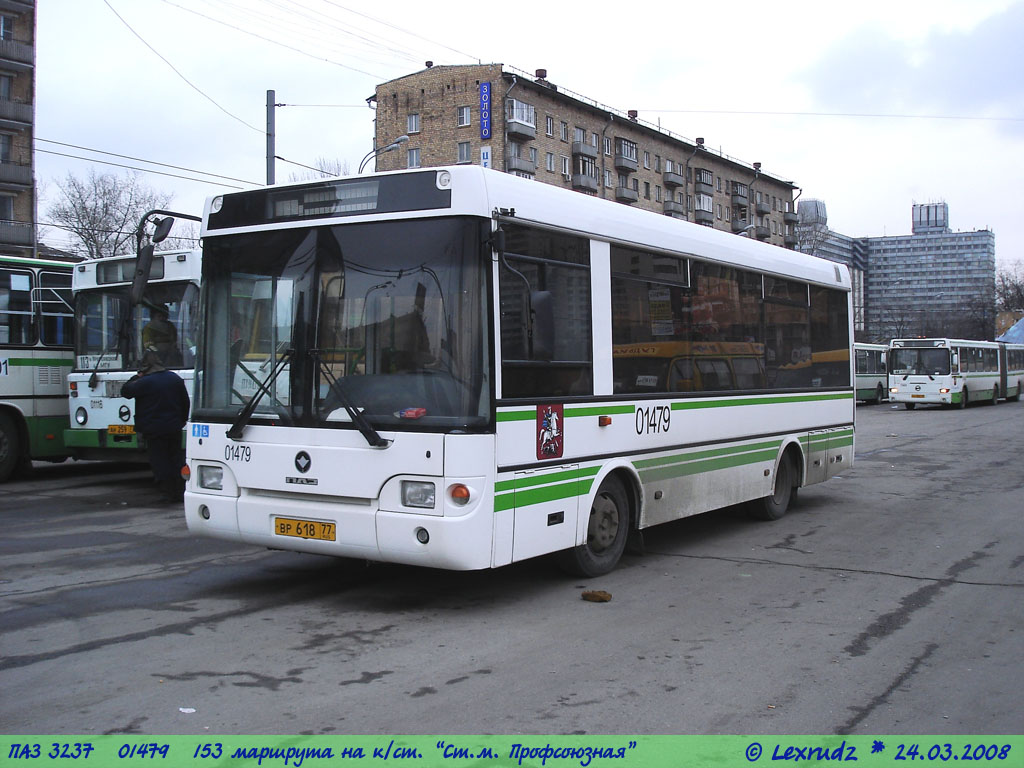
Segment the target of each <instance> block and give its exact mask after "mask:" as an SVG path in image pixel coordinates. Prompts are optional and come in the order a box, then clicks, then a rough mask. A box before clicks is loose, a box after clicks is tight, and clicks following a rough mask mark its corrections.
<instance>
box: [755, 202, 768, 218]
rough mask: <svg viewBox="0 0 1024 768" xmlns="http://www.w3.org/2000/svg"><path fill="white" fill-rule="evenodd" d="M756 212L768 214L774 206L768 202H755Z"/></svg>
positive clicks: (763, 214)
mask: <svg viewBox="0 0 1024 768" xmlns="http://www.w3.org/2000/svg"><path fill="white" fill-rule="evenodd" d="M754 212H755V213H756V214H757V215H758V216H767V215H768V214H769V213H771V212H772V207H771V206H770V205H768V203H754Z"/></svg>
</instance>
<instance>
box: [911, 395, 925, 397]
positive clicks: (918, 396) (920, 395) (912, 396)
mask: <svg viewBox="0 0 1024 768" xmlns="http://www.w3.org/2000/svg"><path fill="white" fill-rule="evenodd" d="M911 397H924V395H911Z"/></svg>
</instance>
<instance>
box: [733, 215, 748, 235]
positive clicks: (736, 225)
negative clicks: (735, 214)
mask: <svg viewBox="0 0 1024 768" xmlns="http://www.w3.org/2000/svg"><path fill="white" fill-rule="evenodd" d="M746 228H747V220H746V219H733V220H732V231H733V232H735V233H736V234H739V233H740V232H742V231H743V230H745V229H746Z"/></svg>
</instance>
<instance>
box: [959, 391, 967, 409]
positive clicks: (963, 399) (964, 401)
mask: <svg viewBox="0 0 1024 768" xmlns="http://www.w3.org/2000/svg"><path fill="white" fill-rule="evenodd" d="M960 407H961V408H966V407H967V387H964V390H963V392H961V393H960Z"/></svg>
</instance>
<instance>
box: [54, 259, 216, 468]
mask: <svg viewBox="0 0 1024 768" xmlns="http://www.w3.org/2000/svg"><path fill="white" fill-rule="evenodd" d="M201 257H202V253H201V252H200V251H162V252H161V251H158V252H157V253H156V254H155V255H154V257H153V261H152V269H151V271H150V276H149V282H148V283H147V285H146V289H145V294H144V296H143V300H142V302H141V303H139V304H138V305H136V306H134V307H132V306H131V302H130V301H129V294H130V290H131V287H132V281H133V280H134V278H135V273H136V264H137V257H136V256H117V257H111V258H103V259H92V260H90V261H86V262H82V263H80V264H77V265H76V266H75V271H74V280H73V282H72V287H73V290H74V297H75V365H74V370H73V371H72V372H71V374H70V375H69V376H68V385H67V386H68V390H69V393H70V398H69V399H68V405H66V406H65V408H68V407H70V415H71V423H70V426H69V428H68V429H67V431H66V432H65V433H64V442H65V443H66V444H67V446H68V447H69V448H70V449H71V451H72V452H73V454H74V455H75V457H77V458H81V459H107V460H110V459H133V460H134V459H140V458H144V449H145V446H144V445H140V442H139V436H138V435H137V434H136V433H135V426H134V424H135V401H134V400H129V399H127V398H124V397H121V387H122V386H123V385H124V383H125V382H126V381H127V380H128V379H130V378H131V377H132V376H134V375H135V374H136V372H137V371H138V368H139V363H140V361H141V360H142V355H143V354H144V353H145V352H146V351H147V350H155V351H156V352H157V353H158V354H159V355H160V358H161V360H162V361H163V364H164V366H165V367H166V368H169V369H171V370H173V371H174V372H175V373H177V374H178V375H179V376H181V378H182V379H184V380H185V385H186V386H187V387H188V389H189V391H190V392H191V389H192V378H193V370H194V366H195V349H196V340H197V336H198V329H197V321H198V319H199V306H198V305H199V277H200V262H201ZM182 439H184V435H182Z"/></svg>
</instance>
